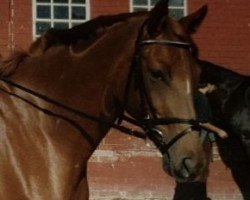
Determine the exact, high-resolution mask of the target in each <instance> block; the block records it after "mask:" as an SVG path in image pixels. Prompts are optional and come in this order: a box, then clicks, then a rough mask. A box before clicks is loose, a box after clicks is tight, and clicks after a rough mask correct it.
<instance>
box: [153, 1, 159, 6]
mask: <svg viewBox="0 0 250 200" xmlns="http://www.w3.org/2000/svg"><path fill="white" fill-rule="evenodd" d="M159 1H160V0H151V5H152V6H154V5H155V4H157V3H158V2H159Z"/></svg>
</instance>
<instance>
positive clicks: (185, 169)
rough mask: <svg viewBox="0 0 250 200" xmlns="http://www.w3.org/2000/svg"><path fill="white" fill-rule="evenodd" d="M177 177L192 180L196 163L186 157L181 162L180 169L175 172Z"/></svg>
mask: <svg viewBox="0 0 250 200" xmlns="http://www.w3.org/2000/svg"><path fill="white" fill-rule="evenodd" d="M174 172H175V175H176V176H177V177H178V178H181V179H190V178H192V175H193V172H194V163H193V161H192V159H191V158H188V157H185V158H183V159H182V160H181V163H180V165H179V167H178V168H176V169H175V170H174Z"/></svg>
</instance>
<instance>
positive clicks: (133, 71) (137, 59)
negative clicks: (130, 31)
mask: <svg viewBox="0 0 250 200" xmlns="http://www.w3.org/2000/svg"><path fill="white" fill-rule="evenodd" d="M146 24H147V20H146V21H145V22H144V23H143V25H142V26H141V28H140V30H139V34H138V36H137V39H136V42H135V53H134V58H133V62H132V64H131V67H130V72H129V76H128V81H127V86H126V88H125V96H124V101H125V103H124V104H125V106H124V107H126V106H127V104H128V103H127V102H128V93H129V90H130V88H131V82H132V80H133V79H134V82H135V85H136V87H138V91H139V94H140V101H141V104H140V105H141V109H142V111H143V110H146V111H147V113H146V117H145V118H144V119H137V120H134V119H132V118H130V117H127V116H122V119H124V120H126V121H128V122H130V123H132V124H134V125H137V126H140V127H141V128H142V129H143V130H144V132H145V133H146V135H147V137H148V138H150V139H151V140H152V141H153V142H154V143H155V145H156V146H157V147H158V149H159V150H160V151H161V152H162V154H164V153H168V150H169V148H170V147H171V146H172V145H173V144H175V143H176V142H177V141H178V140H179V139H181V138H182V137H183V136H185V135H186V134H188V133H190V132H192V131H193V130H194V129H199V128H200V125H199V124H200V123H199V121H197V120H195V119H182V118H158V117H157V115H156V113H155V109H154V107H153V105H152V102H151V100H150V98H149V95H148V92H147V90H146V89H145V83H144V77H143V72H142V59H141V51H142V47H143V46H145V45H165V46H173V47H177V48H184V49H187V50H190V51H192V44H191V43H189V42H183V41H176V40H163V39H161V40H157V39H148V40H143V39H142V38H143V30H144V27H145V25H146ZM172 124H187V125H190V126H189V127H187V128H186V129H184V130H183V131H181V132H180V133H178V134H177V135H176V136H175V137H173V138H172V139H171V140H170V142H168V143H165V142H164V138H163V134H162V132H161V131H160V130H158V129H157V128H156V126H157V125H172Z"/></svg>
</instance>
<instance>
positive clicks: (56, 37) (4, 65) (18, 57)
mask: <svg viewBox="0 0 250 200" xmlns="http://www.w3.org/2000/svg"><path fill="white" fill-rule="evenodd" d="M146 13H147V12H137V13H123V14H118V15H107V16H100V17H97V18H95V19H92V20H90V21H87V22H85V23H83V24H80V25H78V26H75V27H73V28H71V29H61V30H60V29H53V28H52V29H49V30H48V31H47V32H45V34H43V35H42V36H41V37H39V38H38V39H37V40H36V41H34V42H33V43H32V44H31V45H30V48H29V50H28V52H25V51H23V50H21V51H20V50H18V51H14V52H13V53H12V54H11V55H10V56H9V57H7V58H4V59H3V58H1V57H0V75H1V76H9V75H11V74H12V73H13V72H14V71H15V69H16V68H17V67H18V65H19V63H21V62H22V61H23V60H24V59H25V58H26V57H30V56H37V55H41V54H43V53H44V52H45V51H47V50H48V49H50V48H51V47H52V46H55V45H71V44H74V43H76V42H77V41H79V40H82V41H86V43H87V44H89V43H88V41H91V42H93V41H95V40H97V39H98V38H99V37H101V36H102V35H104V34H105V33H106V31H107V29H108V28H109V27H110V26H112V25H114V24H117V23H120V22H125V21H126V20H128V19H129V18H132V17H136V16H139V15H145V14H146Z"/></svg>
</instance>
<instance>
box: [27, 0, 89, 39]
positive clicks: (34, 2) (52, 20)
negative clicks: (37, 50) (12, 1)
mask: <svg viewBox="0 0 250 200" xmlns="http://www.w3.org/2000/svg"><path fill="white" fill-rule="evenodd" d="M50 1H51V2H50V3H37V2H36V0H32V19H33V28H32V31H33V39H36V38H37V37H38V36H39V35H37V34H36V22H50V23H51V27H53V26H52V25H53V24H54V22H64V23H68V24H69V28H71V27H72V24H73V23H82V22H85V21H88V20H89V19H90V1H91V0H85V4H81V3H71V0H69V3H54V0H50ZM37 5H48V6H50V14H51V18H50V19H37V18H36V16H37V9H36V6H37ZM54 6H67V7H68V9H69V19H54V18H53V16H54V12H53V11H54V9H53V7H54ZM72 6H79V7H85V8H86V19H85V20H81V19H71V9H70V8H71V7H72Z"/></svg>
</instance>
